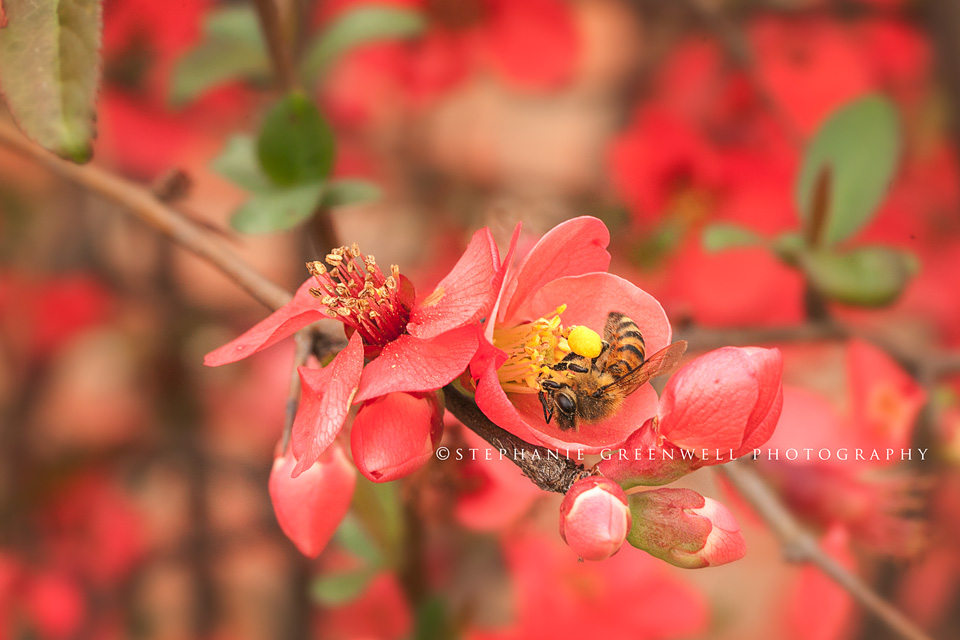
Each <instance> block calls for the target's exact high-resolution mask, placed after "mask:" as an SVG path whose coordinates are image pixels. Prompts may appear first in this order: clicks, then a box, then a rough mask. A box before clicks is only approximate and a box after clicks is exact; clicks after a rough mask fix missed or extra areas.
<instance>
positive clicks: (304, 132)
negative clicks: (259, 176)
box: [257, 93, 334, 185]
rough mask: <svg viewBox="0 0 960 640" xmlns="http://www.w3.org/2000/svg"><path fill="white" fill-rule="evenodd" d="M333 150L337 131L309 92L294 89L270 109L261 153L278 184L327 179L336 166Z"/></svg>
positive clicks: (259, 146)
mask: <svg viewBox="0 0 960 640" xmlns="http://www.w3.org/2000/svg"><path fill="white" fill-rule="evenodd" d="M333 154H334V142H333V133H332V132H331V131H330V127H328V126H327V123H326V122H324V120H323V118H322V117H321V116H320V112H319V111H317V108H316V106H314V104H313V103H312V102H310V100H309V99H308V98H307V97H306V96H305V95H303V94H301V93H292V94H290V95H289V96H287V97H286V98H284V99H283V100H281V101H280V102H278V103H277V104H276V105H274V106H273V108H272V109H270V111H269V112H268V113H267V116H266V118H265V119H264V121H263V126H262V128H261V129H260V137H259V139H258V140H257V157H258V158H259V159H260V166H261V167H262V168H263V170H264V172H265V173H266V174H267V175H268V176H270V179H271V180H273V181H274V182H275V183H276V184H278V185H294V184H301V183H305V182H312V181H315V180H323V179H324V178H326V177H327V175H328V174H329V173H330V170H331V169H332V168H333Z"/></svg>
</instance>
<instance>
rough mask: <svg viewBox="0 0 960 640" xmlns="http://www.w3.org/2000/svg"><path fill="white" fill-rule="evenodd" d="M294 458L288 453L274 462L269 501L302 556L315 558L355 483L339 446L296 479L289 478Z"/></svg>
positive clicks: (336, 523)
mask: <svg viewBox="0 0 960 640" xmlns="http://www.w3.org/2000/svg"><path fill="white" fill-rule="evenodd" d="M294 463H295V461H294V459H293V456H292V455H290V454H289V453H287V454H286V455H285V456H283V457H280V458H277V459H276V460H274V462H273V470H272V471H271V472H270V487H269V488H270V501H271V502H272V503H273V511H274V513H276V515H277V522H279V523H280V528H281V529H283V532H284V533H285V534H286V535H287V537H288V538H290V540H292V541H293V543H294V544H295V545H296V546H297V549H299V550H300V553H302V554H303V555H305V556H308V557H310V558H315V557H317V556H318V555H319V554H320V552H321V551H323V548H324V547H325V546H327V543H328V542H329V541H330V538H331V537H332V536H333V533H334V531H336V530H337V527H338V526H339V525H340V521H341V520H342V519H343V516H344V515H346V513H347V509H349V508H350V500H351V499H352V498H353V488H354V485H355V484H356V480H357V472H356V470H354V468H353V466H352V465H351V464H350V461H349V460H347V456H346V455H345V454H344V452H343V449H342V448H341V447H340V445H333V446H332V447H329V448H328V449H327V450H326V452H324V454H323V456H321V457H320V458H319V459H318V460H316V461H315V462H313V463H312V464H311V465H310V466H309V467H308V468H307V469H306V470H304V471H303V472H302V473H300V474H298V475H297V476H293V475H291V474H292V472H293V468H294Z"/></svg>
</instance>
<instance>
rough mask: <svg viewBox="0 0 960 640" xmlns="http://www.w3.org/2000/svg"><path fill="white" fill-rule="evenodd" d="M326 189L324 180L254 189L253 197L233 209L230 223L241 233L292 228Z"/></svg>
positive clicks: (317, 201) (270, 231)
mask: <svg viewBox="0 0 960 640" xmlns="http://www.w3.org/2000/svg"><path fill="white" fill-rule="evenodd" d="M323 190H324V184H323V183H322V182H311V183H307V184H301V185H296V186H292V187H273V188H272V189H270V190H266V191H254V192H253V194H252V195H251V196H250V199H249V200H247V201H246V202H245V203H244V204H243V205H242V206H241V207H240V208H239V209H237V210H236V211H235V212H234V214H233V217H231V218H230V226H231V227H233V228H234V229H236V230H237V231H239V232H241V233H275V232H277V231H286V230H288V229H292V228H293V227H295V226H297V225H298V224H300V223H301V222H303V221H304V220H306V219H307V218H309V217H310V216H312V215H313V213H314V212H315V211H316V210H317V207H318V206H319V204H320V198H321V197H322V196H323Z"/></svg>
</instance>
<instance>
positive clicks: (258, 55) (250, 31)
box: [170, 7, 270, 105]
mask: <svg viewBox="0 0 960 640" xmlns="http://www.w3.org/2000/svg"><path fill="white" fill-rule="evenodd" d="M204 26H205V29H204V31H205V32H206V36H207V37H206V39H205V40H204V42H203V43H201V44H200V46H198V47H197V48H195V49H193V50H192V51H190V52H189V53H188V54H187V55H186V56H184V57H183V58H181V59H180V61H179V62H178V63H177V66H176V68H175V69H174V72H173V79H172V81H171V84H170V100H171V102H173V103H174V104H177V105H182V104H185V103H187V102H190V101H191V100H193V99H195V98H196V97H197V96H199V95H200V94H202V93H203V92H204V91H206V90H207V89H210V88H211V87H214V86H216V85H218V84H222V83H224V82H227V81H229V80H234V79H237V78H253V79H261V78H266V77H268V76H269V73H270V60H269V59H268V57H267V52H266V48H265V47H264V44H263V38H262V36H261V34H260V27H259V25H258V24H257V17H256V16H255V15H254V12H253V10H252V9H251V8H250V7H234V8H229V9H222V10H220V11H216V12H214V13H212V14H211V15H210V17H208V18H207V21H206V24H205V25H204Z"/></svg>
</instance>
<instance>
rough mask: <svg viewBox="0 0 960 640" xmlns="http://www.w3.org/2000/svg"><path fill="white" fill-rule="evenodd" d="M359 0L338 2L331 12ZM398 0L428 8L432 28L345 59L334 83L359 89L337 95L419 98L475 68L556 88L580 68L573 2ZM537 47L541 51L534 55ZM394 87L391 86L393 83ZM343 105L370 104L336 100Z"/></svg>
mask: <svg viewBox="0 0 960 640" xmlns="http://www.w3.org/2000/svg"><path fill="white" fill-rule="evenodd" d="M362 4H366V3H365V2H357V1H356V0H347V1H345V2H338V3H335V6H334V7H333V9H332V10H330V9H329V8H328V7H325V9H324V10H325V12H328V13H329V14H332V13H334V12H337V11H342V10H343V9H346V8H349V7H351V6H356V5H362ZM395 4H399V5H401V6H405V7H409V8H412V9H418V10H421V11H422V12H423V14H424V17H425V18H426V20H427V25H428V27H427V29H426V31H425V32H424V33H423V34H422V35H421V36H420V37H418V38H416V39H414V40H412V41H410V42H405V43H391V44H381V45H376V46H372V47H365V48H364V50H361V51H358V52H357V53H356V54H354V55H352V56H351V57H350V58H348V59H347V60H346V65H345V66H341V68H340V69H339V70H338V72H339V73H338V77H337V81H336V82H335V83H331V87H332V88H333V89H334V90H336V89H337V88H338V87H340V86H349V87H351V88H352V93H353V96H354V97H350V96H348V95H345V94H338V95H337V96H335V100H337V101H338V102H343V101H344V100H346V101H349V102H351V103H352V102H354V101H356V96H358V95H359V96H363V97H364V99H363V102H365V103H367V104H368V105H369V104H370V98H371V95H370V94H371V93H374V94H378V95H379V94H382V93H383V92H384V91H385V90H388V92H389V93H391V94H393V95H394V97H397V95H396V94H401V95H405V96H409V97H411V98H412V99H413V101H414V102H415V103H416V102H422V101H425V100H430V99H432V98H435V97H436V96H438V95H440V94H443V93H445V92H447V91H449V90H450V89H451V88H453V87H455V86H456V85H458V84H459V83H460V82H462V81H463V80H465V79H466V78H467V77H469V76H470V75H471V74H473V73H475V72H476V71H478V70H482V69H492V70H494V71H495V72H496V73H498V75H500V76H501V77H503V78H504V79H505V80H506V81H508V82H510V83H511V84H514V85H517V86H520V87H523V88H530V89H550V88H553V87H556V86H558V85H560V84H562V83H564V82H566V81H567V80H568V79H569V78H570V77H571V76H572V75H573V72H574V71H575V63H576V61H577V58H578V54H579V49H580V42H579V40H580V39H579V34H578V33H577V29H576V25H575V23H574V19H573V15H572V13H571V10H570V8H569V7H568V6H566V3H565V2H563V1H562V0H525V1H524V2H512V1H511V0H399V1H398V2H396V3H395ZM531 51H536V52H537V54H536V55H531V54H530V52H531ZM388 87H389V88H390V89H387V88H388ZM337 107H338V108H337V110H338V111H341V112H355V111H357V110H358V109H359V110H361V111H362V110H364V107H363V106H362V103H360V102H358V103H357V107H356V108H354V107H352V106H349V105H346V104H339V105H337Z"/></svg>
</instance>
